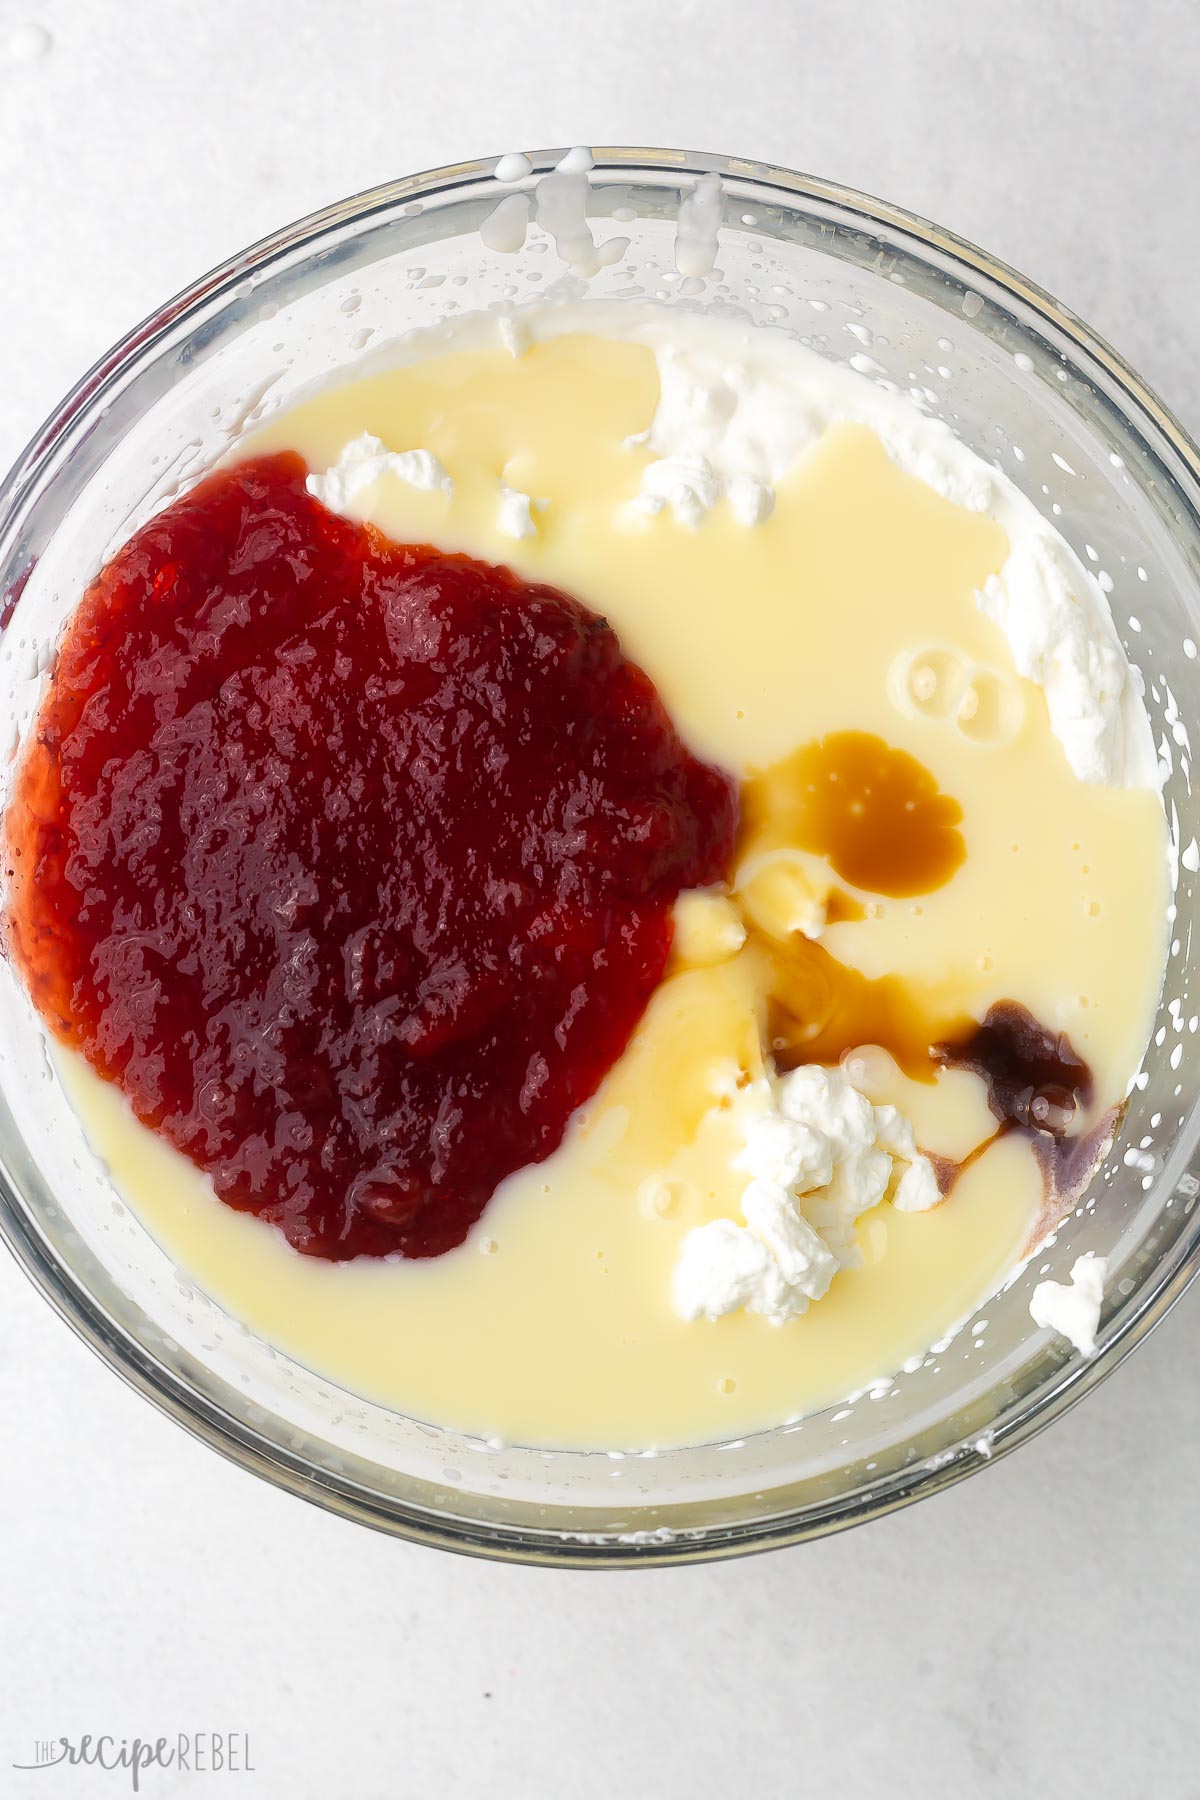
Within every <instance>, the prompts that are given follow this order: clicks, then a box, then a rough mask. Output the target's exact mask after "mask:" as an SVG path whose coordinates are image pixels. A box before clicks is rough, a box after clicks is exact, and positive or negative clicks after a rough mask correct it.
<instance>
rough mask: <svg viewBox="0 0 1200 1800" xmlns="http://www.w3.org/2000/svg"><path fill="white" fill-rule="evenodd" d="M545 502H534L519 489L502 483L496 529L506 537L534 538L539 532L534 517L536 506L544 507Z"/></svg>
mask: <svg viewBox="0 0 1200 1800" xmlns="http://www.w3.org/2000/svg"><path fill="white" fill-rule="evenodd" d="M545 504H546V502H545V501H544V500H534V499H532V498H531V497H530V495H528V494H523V493H522V492H521V491H520V489H519V488H511V487H509V486H508V484H507V482H504V481H502V482H501V483H500V505H499V507H498V509H497V513H496V527H497V529H498V530H499V531H501V532H503V534H504V536H505V537H510V538H526V537H533V536H534V535H535V534H536V532H537V523H536V521H535V519H534V516H533V509H534V507H535V506H537V507H542V506H544V505H545Z"/></svg>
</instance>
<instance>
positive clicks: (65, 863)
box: [6, 456, 736, 1259]
mask: <svg viewBox="0 0 1200 1800" xmlns="http://www.w3.org/2000/svg"><path fill="white" fill-rule="evenodd" d="M304 478H305V470H304V467H303V464H302V463H301V462H300V460H299V458H297V457H294V456H276V457H270V458H262V459H259V460H258V461H253V462H248V463H243V464H241V465H240V466H238V467H236V468H233V469H231V470H227V471H223V472H220V473H218V474H215V475H213V476H211V477H210V478H209V479H208V480H207V481H206V482H204V483H203V485H202V486H200V487H198V488H197V489H195V490H194V491H193V492H192V493H191V494H190V495H188V496H187V497H186V498H185V499H183V500H180V501H177V502H176V503H175V504H174V505H172V506H171V507H169V508H168V509H167V510H166V511H165V512H163V513H162V514H160V515H159V516H158V517H157V518H156V519H154V520H153V521H152V522H151V523H150V524H149V525H147V526H146V527H145V528H144V529H143V530H141V531H140V532H139V533H138V534H137V535H136V536H135V537H134V538H133V539H132V540H131V541H130V543H128V544H127V545H126V546H125V548H124V549H122V550H121V551H120V552H119V553H118V554H117V555H116V556H115V557H114V558H113V560H112V561H111V562H110V563H109V564H108V566H107V567H106V568H105V569H104V571H103V572H102V574H101V575H100V576H99V577H98V578H97V580H96V581H95V582H94V583H93V585H92V586H91V587H90V588H89V589H88V591H87V593H86V594H85V596H84V598H83V600H82V602H81V604H80V606H79V609H78V611H77V613H76V615H75V617H74V620H73V622H72V624H71V627H70V629H69V631H68V634H67V637H66V639H65V641H64V643H63V646H62V649H61V651H60V654H59V657H58V660H57V665H56V669H55V673H54V677H53V683H52V686H51V688H50V691H49V694H48V696H47V699H46V701H45V703H44V706H43V709H42V713H41V716H40V719H39V722H38V727H37V730H36V733H35V735H34V737H33V739H32V741H31V743H30V745H29V748H28V750H27V752H26V754H25V757H24V760H23V762H22V765H21V767H20V770H19V773H18V781H17V788H16V793H15V797H14V800H13V803H12V806H11V809H10V812H9V816H8V821H7V844H6V851H7V855H6V867H7V869H8V873H9V891H8V901H7V939H8V946H9V949H10V951H11V953H12V954H13V955H14V956H15V958H16V960H17V962H18V965H19V967H20V968H21V970H22V972H23V974H24V976H25V979H26V981H27V983H28V986H29V989H30V991H31V993H32V995H33V998H34V1000H35V1003H36V1004H37V1006H38V1007H39V1009H40V1011H41V1012H42V1014H43V1016H44V1017H45V1019H46V1021H47V1023H48V1025H49V1027H50V1028H51V1030H52V1031H53V1032H54V1033H55V1034H56V1035H57V1036H58V1037H59V1038H60V1039H62V1040H63V1041H64V1042H65V1043H67V1044H69V1045H71V1046H73V1047H74V1048H75V1049H77V1050H79V1051H80V1052H82V1054H83V1055H84V1056H85V1057H86V1058H87V1059H88V1061H89V1062H90V1063H91V1064H92V1065H93V1066H94V1067H95V1068H96V1069H97V1070H98V1071H99V1072H100V1074H102V1075H103V1076H105V1077H107V1078H108V1079H109V1080H112V1081H115V1082H118V1083H119V1084H120V1086H121V1087H122V1088H123V1089H124V1091H125V1093H126V1094H127V1095H128V1097H129V1099H130V1101H131V1103H132V1105H133V1108H134V1110H135V1112H136V1113H137V1115H138V1117H139V1118H141V1119H142V1120H143V1121H144V1122H145V1123H146V1124H148V1125H150V1126H152V1127H153V1128H154V1129H155V1130H157V1131H160V1132H161V1133H163V1135H164V1136H165V1137H167V1138H168V1139H169V1140H170V1141H171V1143H173V1144H175V1145H176V1146H177V1147H178V1148H179V1149H180V1150H182V1151H183V1152H185V1154H186V1155H188V1156H189V1157H190V1158H191V1159H192V1160H193V1161H194V1162H196V1163H197V1164H199V1165H200V1167H202V1168H203V1169H205V1170H207V1171H208V1173H209V1174H210V1175H211V1177H212V1180H213V1182H214V1184H215V1187H216V1191H217V1193H218V1194H219V1195H220V1197H221V1198H222V1199H223V1200H225V1201H227V1202H228V1203H229V1204H230V1205H232V1206H235V1207H238V1208H241V1209H243V1210H245V1211H249V1212H254V1213H258V1214H259V1215H261V1216H262V1217H263V1218H265V1219H268V1220H270V1221H271V1222H272V1223H273V1224H275V1225H277V1226H279V1227H280V1229H281V1230H282V1231H283V1232H285V1233H286V1235H287V1237H288V1238H289V1239H290V1241H291V1242H292V1243H293V1244H294V1245H295V1246H296V1248H297V1249H298V1250H301V1251H304V1252H306V1253H308V1254H311V1255H317V1256H324V1257H331V1258H339V1259H340V1258H345V1257H351V1256H357V1255H369V1256H380V1255H385V1254H388V1253H396V1252H398V1253H400V1254H403V1255H405V1256H436V1255H439V1254H440V1253H441V1252H443V1251H445V1250H448V1249H450V1248H451V1247H452V1246H453V1245H455V1244H458V1243H460V1242H461V1241H462V1239H463V1238H464V1236H465V1235H466V1233H467V1231H468V1230H469V1228H470V1226H471V1225H472V1224H473V1223H474V1221H475V1220H476V1219H477V1218H478V1217H479V1215H480V1213H481V1212H482V1211H483V1208H484V1207H485V1205H486V1204H487V1201H488V1199H489V1198H490V1196H491V1195H492V1193H493V1192H494V1190H495V1188H496V1186H497V1185H498V1183H499V1182H501V1181H502V1180H503V1179H504V1177H505V1176H506V1175H509V1174H510V1173H512V1171H513V1170H515V1169H519V1168H521V1167H523V1166H525V1165H526V1164H528V1163H531V1162H537V1161H538V1160H540V1159H541V1158H543V1157H545V1156H547V1155H548V1154H549V1153H550V1152H551V1151H552V1150H553V1149H554V1148H555V1146H556V1145H557V1144H558V1143H559V1142H560V1140H561V1138H562V1135H563V1132H564V1129H565V1127H566V1125H567V1121H568V1119H569V1118H570V1115H571V1113H572V1112H573V1111H574V1109H575V1108H576V1107H578V1106H579V1105H580V1104H581V1103H582V1102H583V1101H584V1100H586V1099H587V1098H588V1096H589V1095H591V1094H592V1093H594V1092H595V1090H596V1088H597V1086H598V1085H599V1083H600V1081H601V1080H602V1078H603V1077H604V1075H605V1073H606V1072H607V1071H608V1069H610V1068H611V1066H612V1064H613V1063H614V1062H615V1060H616V1059H617V1057H618V1056H619V1055H620V1054H621V1052H622V1050H623V1049H624V1047H625V1045H626V1043H627V1041H628V1039H629V1036H630V1033H631V1032H632V1030H633V1028H634V1026H635V1025H636V1023H637V1021H638V1018H639V1017H640V1015H641V1013H642V1010H643V1008H644V1007H645V1005H646V1002H647V1000H648V998H649V996H650V994H651V992H652V990H653V989H654V987H655V985H656V984H657V983H658V981H659V980H660V979H661V977H662V974H663V971H664V967H665V964H666V961H667V956H668V952H669V950H670V943H671V908H672V905H673V902H674V900H675V897H676V895H677V894H678V893H679V891H680V890H681V889H682V888H685V887H694V886H700V885H704V884H707V883H710V882H715V881H719V880H722V879H724V878H725V877H727V876H728V874H729V865H730V861H731V857H732V851H733V841H734V832H735V825H736V798H735V790H734V785H733V783H732V782H731V781H730V780H729V779H728V778H727V777H726V776H725V775H723V774H722V773H720V772H719V771H718V770H716V769H713V768H710V767H708V766H707V765H705V764H703V763H701V762H699V761H697V760H696V759H695V758H694V757H693V756H691V755H690V754H689V753H688V751H687V750H686V748H685V747H684V745H683V744H682V743H681V742H680V740H679V737H678V736H677V734H676V732H675V730H674V728H673V727H672V725H671V722H670V719H669V718H668V717H667V715H666V712H665V711H664V709H663V707H662V704H661V703H660V701H659V699H658V696H657V694H656V693H655V690H654V688H653V686H652V684H651V682H650V681H649V679H648V678H647V676H646V675H645V674H644V673H643V672H642V671H641V670H640V669H639V668H637V667H636V665H635V664H633V663H631V662H630V661H629V660H628V659H627V658H626V657H625V656H624V655H623V654H622V651H621V647H620V645H619V643H618V641H617V638H616V635H615V633H614V632H613V631H612V629H611V628H610V627H609V625H608V624H607V623H606V622H605V620H603V619H602V618H599V617H597V615H596V614H594V613H592V612H590V611H589V610H588V609H587V608H586V607H585V606H582V605H581V604H580V603H579V602H578V601H575V600H572V599H570V598H569V597H568V596H567V595H565V594H562V593H559V592H557V591H556V590H554V589H552V588H549V587H540V586H531V585H529V584H527V583H524V582H521V581H519V580H518V579H517V578H516V577H515V576H514V575H512V574H511V573H510V572H509V571H508V570H506V569H502V568H493V567H489V566H486V565H484V564H482V563H478V562H473V561H471V560H470V559H468V558H467V557H463V556H449V555H443V554H441V553H439V552H437V551H435V550H431V549H428V548H419V547H413V546H408V545H397V544H392V543H389V542H387V541H386V540H384V539H383V538H382V537H380V536H379V535H378V534H377V533H375V532H373V531H371V530H370V529H368V528H364V527H362V526H359V525H356V524H353V523H350V522H348V521H346V520H344V519H341V518H338V517H336V516H334V515H333V514H331V513H329V512H327V511H326V510H325V508H324V507H323V506H321V505H320V504H318V502H317V501H315V500H314V499H312V498H310V497H309V495H308V494H307V493H306V491H305V486H304Z"/></svg>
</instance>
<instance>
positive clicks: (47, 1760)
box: [12, 1731, 255, 1794]
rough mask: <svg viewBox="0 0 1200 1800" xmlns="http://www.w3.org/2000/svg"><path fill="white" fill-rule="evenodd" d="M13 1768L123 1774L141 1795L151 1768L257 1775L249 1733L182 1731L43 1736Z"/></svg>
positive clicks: (131, 1787) (131, 1786)
mask: <svg viewBox="0 0 1200 1800" xmlns="http://www.w3.org/2000/svg"><path fill="white" fill-rule="evenodd" d="M12 1767H13V1768H14V1769H20V1770H22V1771H34V1770H38V1769H55V1768H64V1767H65V1768H72V1769H80V1768H82V1769H104V1770H106V1771H108V1772H109V1773H112V1774H119V1773H121V1772H122V1771H124V1773H125V1776H126V1778H127V1779H128V1781H129V1785H130V1790H131V1791H132V1792H133V1793H135V1794H138V1793H140V1792H141V1791H142V1776H143V1775H144V1774H145V1773H146V1772H147V1770H149V1769H172V1770H174V1771H175V1772H176V1773H177V1774H184V1775H253V1774H254V1773H255V1768H254V1763H253V1762H252V1761H251V1757H250V1734H249V1733H248V1732H245V1731H179V1732H176V1733H175V1735H174V1737H157V1738H140V1737H133V1738H116V1737H112V1736H110V1735H109V1734H107V1733H101V1734H99V1735H94V1734H93V1733H91V1732H87V1733H84V1735H83V1736H81V1737H77V1738H69V1737H54V1738H39V1739H38V1740H37V1742H36V1743H35V1744H34V1746H33V1756H32V1758H31V1759H30V1760H27V1761H24V1762H14V1763H13V1764H12Z"/></svg>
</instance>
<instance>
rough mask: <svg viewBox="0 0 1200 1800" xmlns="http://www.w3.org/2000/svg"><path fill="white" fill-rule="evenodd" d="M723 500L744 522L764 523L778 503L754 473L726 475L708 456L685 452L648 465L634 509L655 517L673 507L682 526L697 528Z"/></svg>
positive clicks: (632, 503) (744, 523)
mask: <svg viewBox="0 0 1200 1800" xmlns="http://www.w3.org/2000/svg"><path fill="white" fill-rule="evenodd" d="M722 499H725V500H728V502H729V504H730V506H731V507H732V509H733V512H734V516H735V517H736V518H737V519H739V520H740V521H741V523H742V524H743V525H760V524H761V523H762V521H763V520H764V519H765V518H768V517H769V516H770V514H771V512H772V510H773V509H774V506H775V495H774V493H773V492H772V490H771V489H770V488H769V487H768V486H767V484H766V483H765V482H763V481H757V480H756V479H755V477H754V476H753V475H746V474H735V475H722V474H720V473H719V471H718V470H717V469H715V468H714V467H713V465H712V463H711V462H709V460H708V458H707V457H706V456H683V455H681V456H664V457H663V458H661V460H660V461H658V462H652V463H650V464H649V465H648V467H647V468H646V469H645V470H644V472H643V474H642V485H641V491H640V492H639V494H638V496H637V498H636V499H635V500H633V501H632V502H631V510H633V511H634V512H640V513H645V514H648V515H650V516H653V515H654V514H655V513H658V512H661V511H662V510H663V508H664V507H669V508H670V509H671V511H672V512H673V513H674V515H675V517H676V518H677V519H678V521H679V523H680V524H681V525H688V526H690V527H691V528H692V529H693V530H694V529H695V528H696V527H697V526H698V525H699V524H700V523H701V522H702V520H703V519H704V517H705V515H706V514H707V513H710V512H711V511H712V509H713V507H714V506H715V505H716V504H717V501H718V500H722Z"/></svg>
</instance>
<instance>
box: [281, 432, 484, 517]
mask: <svg viewBox="0 0 1200 1800" xmlns="http://www.w3.org/2000/svg"><path fill="white" fill-rule="evenodd" d="M385 475H394V476H395V477H396V479H397V480H398V481H406V482H407V483H408V485H409V486H410V487H415V488H424V489H426V490H427V491H430V492H432V491H434V490H437V489H440V490H441V491H442V492H443V493H446V494H449V493H452V492H453V490H454V483H453V481H452V480H451V479H450V476H449V475H448V474H447V473H446V470H445V468H444V467H443V466H442V464H441V462H440V461H439V460H438V458H437V457H436V456H435V455H434V454H433V451H432V450H389V449H387V448H386V447H385V445H384V444H383V443H382V442H381V441H380V439H379V438H377V437H372V436H371V434H370V432H369V431H364V432H363V434H362V436H361V437H356V438H351V439H350V441H349V443H347V444H344V445H343V446H342V450H341V454H340V455H339V457H338V459H337V461H336V463H334V464H333V466H332V467H331V468H328V469H326V470H325V473H324V474H323V475H310V476H309V477H308V479H307V481H306V482H305V484H304V485H305V487H306V488H307V489H308V491H309V493H310V494H311V495H312V496H313V498H314V500H319V501H320V502H321V504H322V506H327V507H328V508H329V510H330V512H336V513H342V514H344V515H345V516H346V517H348V518H357V517H359V516H360V513H361V510H362V509H361V507H360V505H359V502H360V501H361V498H362V496H363V494H364V493H365V492H366V490H367V489H368V488H371V487H374V485H375V483H376V482H377V481H380V480H382V478H383V477H384V476H385Z"/></svg>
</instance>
